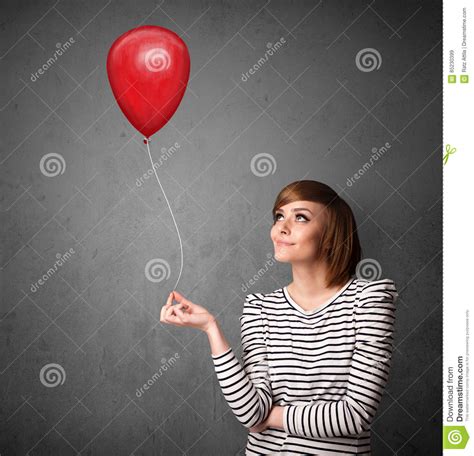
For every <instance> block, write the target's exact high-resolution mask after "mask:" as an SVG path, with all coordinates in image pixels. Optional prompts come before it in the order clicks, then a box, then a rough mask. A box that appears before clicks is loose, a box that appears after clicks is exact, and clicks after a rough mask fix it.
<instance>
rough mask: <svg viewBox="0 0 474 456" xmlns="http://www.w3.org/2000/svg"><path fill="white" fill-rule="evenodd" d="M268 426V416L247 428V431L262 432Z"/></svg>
mask: <svg viewBox="0 0 474 456" xmlns="http://www.w3.org/2000/svg"><path fill="white" fill-rule="evenodd" d="M267 428H268V418H267V419H266V420H265V421H264V422H263V423H260V424H257V425H256V426H252V427H251V428H249V432H263V431H264V430H265V429H267Z"/></svg>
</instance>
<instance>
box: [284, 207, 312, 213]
mask: <svg viewBox="0 0 474 456" xmlns="http://www.w3.org/2000/svg"><path fill="white" fill-rule="evenodd" d="M278 211H281V212H284V211H283V209H277V212H278ZM296 211H308V212H309V213H310V214H312V212H311V211H310V210H309V209H307V208H305V207H295V208H293V209H292V210H291V212H296Z"/></svg>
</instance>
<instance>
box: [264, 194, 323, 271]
mask: <svg viewBox="0 0 474 456" xmlns="http://www.w3.org/2000/svg"><path fill="white" fill-rule="evenodd" d="M325 217H326V214H325V211H324V205H323V204H321V203H315V202H313V201H294V202H292V203H288V204H286V205H285V206H282V207H280V209H278V210H277V211H276V213H275V221H274V224H273V226H272V229H271V230H270V237H271V239H272V241H273V246H274V249H275V259H276V260H277V261H281V262H284V263H293V262H305V261H310V262H313V261H315V260H317V258H318V255H319V252H318V245H319V238H320V236H321V233H322V229H323V226H324V223H325Z"/></svg>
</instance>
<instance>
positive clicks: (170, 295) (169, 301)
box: [160, 293, 173, 321]
mask: <svg viewBox="0 0 474 456" xmlns="http://www.w3.org/2000/svg"><path fill="white" fill-rule="evenodd" d="M172 298H173V293H170V294H169V295H168V299H167V300H166V304H165V305H164V306H163V307H162V308H161V311H160V321H163V318H164V314H165V310H166V309H168V308H169V306H170V305H171V301H172Z"/></svg>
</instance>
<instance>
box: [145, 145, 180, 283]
mask: <svg viewBox="0 0 474 456" xmlns="http://www.w3.org/2000/svg"><path fill="white" fill-rule="evenodd" d="M149 142H150V140H149V139H148V138H145V143H146V148H147V150H148V156H149V157H150V162H151V167H152V168H153V171H154V172H155V176H156V180H157V181H158V184H159V185H160V188H161V191H162V192H163V195H164V196H165V200H166V203H167V204H168V207H169V209H170V213H171V217H172V218H173V222H174V226H175V227H176V232H177V233H178V239H179V247H180V250H181V267H180V269H179V276H178V280H177V281H176V283H175V285H174V287H173V290H176V286H177V285H178V282H179V279H180V278H181V272H182V271H183V243H182V242H181V236H180V234H179V230H178V225H177V224H176V220H175V219H174V215H173V211H172V210H171V206H170V203H169V202H168V198H167V197H166V193H165V191H164V190H163V187H162V185H161V182H160V179H158V174H157V173H156V169H155V167H154V165H153V159H152V158H151V153H150V145H149Z"/></svg>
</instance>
